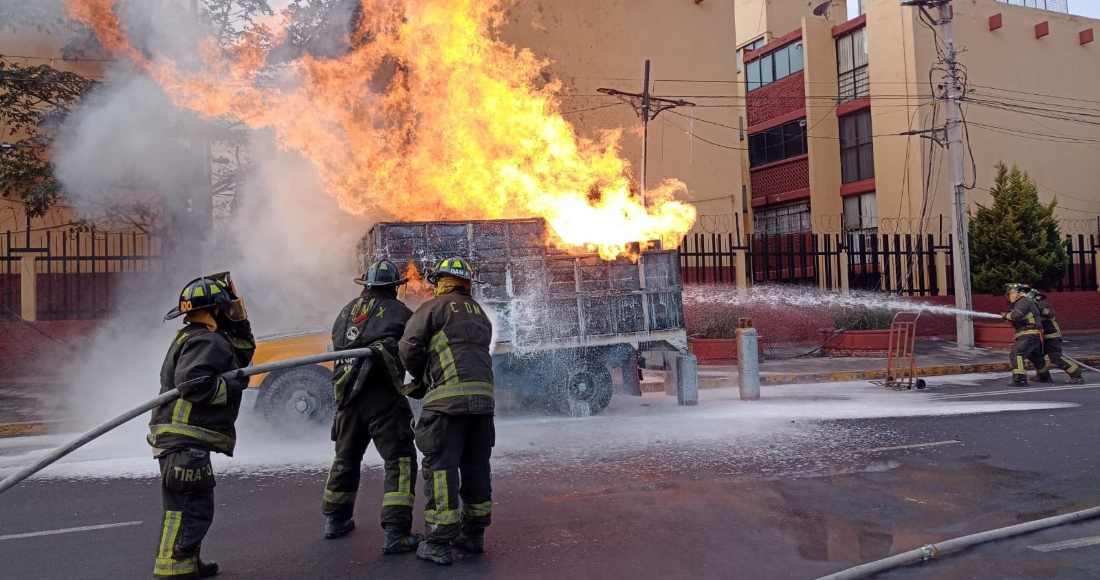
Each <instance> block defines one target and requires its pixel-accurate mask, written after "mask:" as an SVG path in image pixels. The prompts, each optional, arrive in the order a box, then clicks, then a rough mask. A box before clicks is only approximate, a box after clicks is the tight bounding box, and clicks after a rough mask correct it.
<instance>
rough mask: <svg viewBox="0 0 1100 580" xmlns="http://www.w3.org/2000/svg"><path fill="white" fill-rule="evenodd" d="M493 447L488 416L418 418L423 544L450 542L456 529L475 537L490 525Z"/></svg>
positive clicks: (432, 413) (437, 414)
mask: <svg viewBox="0 0 1100 580" xmlns="http://www.w3.org/2000/svg"><path fill="white" fill-rule="evenodd" d="M495 443H496V430H495V427H494V425H493V416H492V415H448V414H446V413H441V412H438V411H424V412H423V413H421V415H420V421H419V422H417V424H416V446H417V447H418V448H419V449H420V451H421V452H422V453H423V454H424V463H423V474H424V501H425V505H424V522H425V524H426V529H425V540H427V541H429V542H438V543H445V542H449V541H451V540H453V539H455V538H457V537H458V533H459V530H460V529H461V530H462V531H465V532H467V533H477V532H481V531H483V530H484V529H485V528H486V527H488V526H489V524H490V523H491V522H492V514H493V485H492V477H491V475H490V468H489V458H490V457H491V455H492V453H493V445H494V444H495ZM459 500H461V503H460V501H459Z"/></svg>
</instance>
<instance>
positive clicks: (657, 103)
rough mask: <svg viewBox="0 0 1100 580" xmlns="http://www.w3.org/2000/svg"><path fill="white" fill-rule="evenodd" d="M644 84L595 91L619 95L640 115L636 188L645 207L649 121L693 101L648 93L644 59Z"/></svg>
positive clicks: (688, 104) (646, 68)
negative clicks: (634, 89)
mask: <svg viewBox="0 0 1100 580" xmlns="http://www.w3.org/2000/svg"><path fill="white" fill-rule="evenodd" d="M644 82H645V85H644V86H643V87H642V92H640V93H626V92H623V91H620V90H618V89H603V88H601V89H596V91H597V92H600V93H603V94H605V95H610V96H613V97H619V99H620V100H622V101H623V102H624V103H626V104H628V105H630V106H631V107H633V108H634V111H635V112H636V113H638V115H639V116H641V117H642V170H641V182H640V183H639V184H638V190H639V191H640V192H641V195H642V207H643V208H645V207H646V196H645V192H646V156H647V155H648V152H649V122H650V121H652V120H653V119H656V118H657V115H659V114H661V111H667V110H669V109H675V108H676V107H694V106H695V103H693V102H691V101H685V100H682V99H680V100H673V99H662V98H661V97H654V96H653V95H651V94H649V60H648V59H646V61H645V80H644Z"/></svg>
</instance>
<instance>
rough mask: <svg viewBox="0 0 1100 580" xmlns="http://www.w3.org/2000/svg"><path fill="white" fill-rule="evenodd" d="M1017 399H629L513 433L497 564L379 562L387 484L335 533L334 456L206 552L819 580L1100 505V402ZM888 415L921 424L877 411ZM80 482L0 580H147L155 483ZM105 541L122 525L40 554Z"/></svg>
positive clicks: (972, 556)
mask: <svg viewBox="0 0 1100 580" xmlns="http://www.w3.org/2000/svg"><path fill="white" fill-rule="evenodd" d="M1003 384H1004V379H1003V378H997V379H991V380H985V381H977V382H971V383H969V384H965V385H959V384H956V383H954V382H953V381H952V380H951V379H943V380H940V381H938V382H933V384H932V386H931V388H930V389H929V391H926V392H920V393H918V392H915V391H914V392H900V393H892V392H883V391H882V390H881V389H879V388H878V387H873V386H871V385H868V384H863V385H857V386H855V387H852V388H851V389H848V390H838V389H837V388H835V387H831V386H828V385H821V386H819V387H818V388H817V390H812V389H810V390H795V389H791V388H788V387H775V388H770V389H766V390H765V392H764V396H765V399H766V400H765V401H764V403H765V405H764V406H755V407H754V406H751V405H754V404H753V403H741V402H738V401H735V400H733V397H734V395H735V393H732V394H731V393H724V394H723V393H714V394H711V393H707V394H706V396H705V397H704V400H703V401H702V403H701V405H700V406H699V407H697V408H694V409H681V408H677V407H675V406H669V405H668V404H667V402H666V401H665V400H663V399H657V398H652V397H647V398H644V399H632V398H624V399H622V400H619V401H617V402H616V404H615V405H617V406H616V407H613V408H612V409H610V410H609V413H608V415H607V416H606V417H605V416H601V417H595V418H591V419H555V418H543V417H526V418H524V417H520V418H504V419H501V420H499V421H498V433H499V434H500V435H499V436H500V437H501V439H502V443H501V445H500V446H499V448H498V451H497V457H498V459H497V460H496V463H495V473H494V486H495V495H494V513H493V517H494V524H493V526H492V527H491V528H490V529H489V531H488V533H487V553H486V554H484V555H480V556H462V557H459V558H458V559H457V560H456V562H455V565H454V566H451V567H449V568H444V567H440V566H436V565H434V564H428V563H425V562H421V561H418V560H417V559H416V558H415V556H413V555H411V554H404V555H397V556H382V554H381V550H380V543H381V530H380V528H379V527H378V526H377V524H376V522H377V517H378V506H377V502H376V501H373V499H374V497H375V494H380V491H379V489H380V485H381V479H380V470H379V469H378V468H377V467H371V468H368V470H367V471H366V473H365V474H364V480H363V492H362V493H361V495H360V498H361V501H360V505H359V506H358V508H357V509H358V512H357V517H356V520H357V523H358V524H359V527H358V529H356V530H355V531H354V532H352V533H351V534H350V535H348V536H347V537H345V538H342V539H339V540H325V539H323V538H322V535H321V528H322V523H323V522H322V518H321V516H320V514H319V509H320V496H321V489H322V487H323V484H324V479H325V473H324V470H323V469H321V468H319V467H318V466H320V465H322V464H323V463H324V461H325V460H327V458H320V459H319V460H318V462H317V463H316V465H315V466H314V467H312V468H311V467H309V466H306V467H300V466H299V467H296V468H294V469H289V468H288V469H285V470H279V469H274V470H270V469H269V470H259V471H256V472H249V470H242V471H232V470H230V471H229V472H228V473H226V474H223V475H221V476H220V479H219V486H218V488H217V501H218V506H217V510H218V512H217V514H216V516H215V522H214V527H213V529H212V530H211V533H210V535H209V536H208V537H207V540H206V542H205V544H204V548H203V552H204V556H206V557H208V558H210V559H213V560H216V561H218V562H219V563H220V564H221V565H222V569H223V571H224V572H223V573H222V574H221V575H219V577H220V578H225V579H227V580H232V579H265V580H277V579H313V578H326V579H328V578H331V579H339V578H379V577H387V578H459V579H463V578H468V579H474V578H500V579H511V578H524V579H538V578H631V579H633V580H646V579H667V578H738V579H761V580H765V579H773V578H774V579H787V578H790V579H807V580H809V579H814V578H818V577H819V576H822V575H825V574H828V573H831V572H835V571H838V570H841V569H844V568H847V567H849V566H852V565H855V564H858V563H862V562H866V561H870V560H874V559H878V558H882V557H885V556H888V555H890V554H895V553H898V552H901V551H905V550H909V549H913V548H917V547H920V546H922V545H924V544H927V543H932V542H937V541H942V540H946V539H949V538H954V537H958V536H962V535H966V534H970V533H974V532H978V531H984V530H988V529H992V528H997V527H1002V526H1006V525H1011V524H1015V523H1019V522H1022V521H1028V520H1032V519H1037V518H1042V517H1046V516H1050V515H1055V514H1059V513H1065V512H1069V511H1075V510H1079V509H1083V508H1087V507H1093V506H1096V505H1100V489H1098V488H1097V485H1096V482H1097V481H1098V476H1100V440H1098V437H1100V436H1098V434H1097V430H1096V419H1097V408H1098V405H1100V388H1076V389H1063V388H1058V389H1057V390H1029V391H1010V390H1009V389H1007V388H1006V387H1004V386H1003ZM1001 391H1008V392H1001ZM864 392H866V393H867V394H868V396H870V397H871V398H869V399H863V398H862V393H864ZM815 393H820V395H817V394H815ZM788 399H789V400H788ZM840 399H844V401H843V402H842V403H839V402H838V401H840ZM997 401H1005V402H1008V403H1009V404H1010V405H1021V406H1020V408H1019V409H1014V408H1011V407H1009V408H998V407H996V402H997ZM1025 401H1029V402H1046V403H1068V404H1069V405H1047V406H1043V405H1038V407H1040V408H1031V407H1028V406H1027V405H1023V403H1024V402H1025ZM918 403H919V404H918ZM837 404H843V405H848V406H846V407H844V409H845V410H844V411H843V412H838V413H834V414H835V415H837V416H838V417H839V418H828V417H829V415H830V413H829V412H822V413H821V417H816V416H815V413H817V412H818V411H819V410H821V409H826V410H827V409H830V408H832V406H835V405H837ZM883 405H892V406H896V407H897V408H906V407H910V406H912V407H913V408H914V409H916V410H915V411H914V414H913V416H892V417H881V416H876V415H881V414H882V413H880V412H877V411H876V412H869V411H868V412H865V411H864V410H865V409H871V410H873V409H880V408H881V407H882V406H883ZM991 405H992V406H991ZM942 409H950V410H951V411H950V413H949V414H938V413H939V410H942ZM724 413H725V414H724ZM785 413H789V414H790V416H789V417H788V415H787V414H785ZM887 414H890V413H887ZM670 418H672V419H670ZM322 447H323V446H322ZM322 447H318V448H319V449H320V448H322ZM149 461H150V462H151V460H149ZM67 473H69V474H70V475H68V476H66V477H64V478H54V479H45V480H35V481H31V482H28V483H25V484H23V485H21V486H19V487H17V488H15V489H13V490H11V491H9V492H7V493H4V494H3V495H0V578H3V579H5V580H7V579H24V578H28V579H30V578H33V579H55V578H56V579H66V580H77V579H107V578H112V579H113V578H144V577H150V576H151V571H152V560H153V555H154V551H155V548H156V542H157V534H158V532H159V526H160V522H159V491H158V487H157V484H156V481H155V479H154V478H152V477H136V478H135V477H110V476H107V477H103V476H102V475H90V476H88V477H81V476H80V474H79V469H75V471H74V468H70V469H69V471H67ZM96 473H100V472H98V471H97V472H96ZM420 501H421V500H420V498H419V497H418V514H419V510H420ZM418 519H419V515H418ZM104 525H113V527H106V528H99V529H86V530H81V531H70V532H65V533H50V534H46V535H28V534H39V533H42V532H51V531H57V530H63V529H70V528H81V527H87V526H104ZM417 527H418V528H419V527H420V526H419V525H418V526H417ZM1075 540H1076V542H1075V543H1069V544H1057V543H1059V542H1070V541H1075ZM1051 544H1057V545H1055V546H1051ZM1098 554H1100V520H1098V521H1096V522H1085V523H1081V524H1076V525H1072V526H1064V527H1060V528H1056V529H1052V530H1048V531H1043V532H1037V533H1033V534H1029V535H1026V536H1022V537H1018V538H1015V539H1010V540H1004V541H1000V542H996V543H992V544H987V545H985V546H982V547H979V548H976V549H972V550H969V551H967V552H964V553H960V554H955V555H945V556H943V557H941V558H939V559H937V560H935V561H932V562H927V563H924V564H921V565H917V566H910V567H906V568H903V569H899V570H896V571H893V572H890V573H887V574H883V575H881V576H880V577H881V578H890V579H918V578H919V579H932V578H937V579H941V578H950V579H963V578H982V579H986V578H996V579H1017V578H1018V579H1024V578H1027V579H1040V578H1066V579H1070V578H1074V579H1076V578H1096V577H1100V558H1098V557H1097V556H1098Z"/></svg>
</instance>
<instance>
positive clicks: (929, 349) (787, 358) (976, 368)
mask: <svg viewBox="0 0 1100 580" xmlns="http://www.w3.org/2000/svg"><path fill="white" fill-rule="evenodd" d="M812 349H813V347H811V346H799V347H782V348H768V349H766V351H765V352H764V358H763V360H761V361H760V382H761V383H764V384H770V385H789V384H804V383H826V382H837V381H860V380H863V381H866V380H882V379H885V378H886V357H874V358H872V357H867V358H863V357H860V358H855V357H823V356H814V355H811V356H802V355H805V353H807V352H809V351H811V350H812ZM1063 350H1064V351H1065V354H1066V356H1069V357H1072V358H1073V359H1075V360H1078V361H1081V362H1083V363H1085V364H1087V365H1089V366H1094V367H1095V366H1100V333H1089V334H1067V335H1066V337H1065V342H1064V343H1063ZM916 362H917V376H918V377H934V376H943V375H962V374H968V373H990V372H1008V371H1009V370H1011V369H1010V367H1009V362H1008V351H1007V350H993V349H984V348H978V349H974V350H969V351H966V350H959V349H958V348H956V347H955V343H954V342H950V341H941V340H927V341H918V342H917V345H916ZM1085 372H1088V371H1085ZM643 376H644V377H645V379H644V380H643V382H642V390H643V391H645V392H659V391H664V390H665V372H664V371H661V370H651V369H646V370H645V371H643ZM737 384H738V383H737V367H736V366H700V367H699V388H701V389H710V388H720V387H735V386H737Z"/></svg>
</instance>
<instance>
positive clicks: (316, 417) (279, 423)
mask: <svg viewBox="0 0 1100 580" xmlns="http://www.w3.org/2000/svg"><path fill="white" fill-rule="evenodd" d="M263 410H264V419H265V420H267V422H268V423H269V424H271V425H274V426H276V427H278V428H279V429H280V430H282V431H285V432H290V433H294V432H298V431H302V430H304V429H307V428H315V427H322V426H326V425H329V424H331V423H332V417H333V414H334V413H335V412H336V400H335V398H334V397H333V394H332V384H331V383H330V382H329V380H328V378H327V374H321V373H319V372H317V371H315V370H312V369H308V368H305V369H294V370H291V371H288V372H285V373H283V374H281V375H279V376H278V377H275V379H274V380H272V381H271V385H269V386H268V388H267V391H266V394H265V396H264V401H263Z"/></svg>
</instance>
